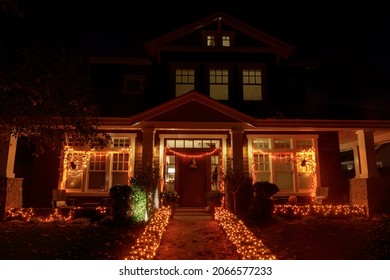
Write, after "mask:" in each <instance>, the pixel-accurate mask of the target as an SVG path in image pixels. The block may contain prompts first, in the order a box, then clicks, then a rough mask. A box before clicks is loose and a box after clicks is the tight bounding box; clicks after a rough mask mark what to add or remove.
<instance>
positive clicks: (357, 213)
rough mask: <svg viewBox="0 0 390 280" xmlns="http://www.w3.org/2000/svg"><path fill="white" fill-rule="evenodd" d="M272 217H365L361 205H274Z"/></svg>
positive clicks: (364, 211) (365, 212)
mask: <svg viewBox="0 0 390 280" xmlns="http://www.w3.org/2000/svg"><path fill="white" fill-rule="evenodd" d="M273 213H274V215H276V216H280V217H292V218H302V217H307V216H315V217H324V218H325V217H334V218H351V217H366V216H367V211H366V208H365V207H364V206H363V205H283V204H277V205H274V212H273Z"/></svg>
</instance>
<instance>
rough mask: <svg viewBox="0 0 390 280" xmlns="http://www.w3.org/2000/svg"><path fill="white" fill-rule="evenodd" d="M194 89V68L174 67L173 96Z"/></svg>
mask: <svg viewBox="0 0 390 280" xmlns="http://www.w3.org/2000/svg"><path fill="white" fill-rule="evenodd" d="M194 89H195V69H194V68H176V71H175V96H179V95H182V94H184V93H186V92H189V91H191V90H194Z"/></svg>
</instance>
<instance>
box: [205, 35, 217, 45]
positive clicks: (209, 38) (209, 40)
mask: <svg viewBox="0 0 390 280" xmlns="http://www.w3.org/2000/svg"><path fill="white" fill-rule="evenodd" d="M207 46H208V47H215V36H213V35H210V36H207Z"/></svg>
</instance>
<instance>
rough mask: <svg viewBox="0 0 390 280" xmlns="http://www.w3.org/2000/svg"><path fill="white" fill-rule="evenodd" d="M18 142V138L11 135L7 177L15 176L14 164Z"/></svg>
mask: <svg viewBox="0 0 390 280" xmlns="http://www.w3.org/2000/svg"><path fill="white" fill-rule="evenodd" d="M17 143H18V138H16V137H13V136H11V137H10V140H9V149H8V158H7V169H6V176H7V178H15V173H14V166H15V156H16V145H17Z"/></svg>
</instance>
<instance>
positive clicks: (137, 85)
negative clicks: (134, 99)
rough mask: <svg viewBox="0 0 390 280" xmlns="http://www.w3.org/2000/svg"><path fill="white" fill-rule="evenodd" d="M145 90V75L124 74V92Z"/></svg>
mask: <svg viewBox="0 0 390 280" xmlns="http://www.w3.org/2000/svg"><path fill="white" fill-rule="evenodd" d="M144 90H145V77H143V76H132V75H124V76H123V94H126V95H129V94H143V93H144Z"/></svg>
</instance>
